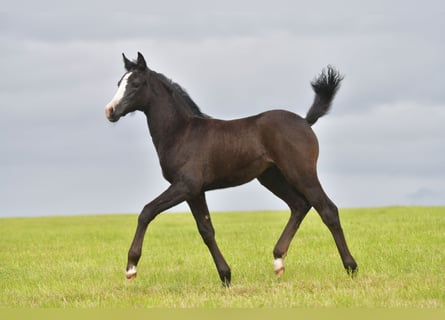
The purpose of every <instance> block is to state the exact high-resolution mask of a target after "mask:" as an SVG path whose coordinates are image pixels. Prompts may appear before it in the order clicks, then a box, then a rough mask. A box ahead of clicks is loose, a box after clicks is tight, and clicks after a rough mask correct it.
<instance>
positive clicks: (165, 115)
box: [145, 83, 192, 153]
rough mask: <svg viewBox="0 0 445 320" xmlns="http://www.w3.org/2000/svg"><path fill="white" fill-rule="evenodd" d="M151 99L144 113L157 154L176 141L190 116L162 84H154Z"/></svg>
mask: <svg viewBox="0 0 445 320" xmlns="http://www.w3.org/2000/svg"><path fill="white" fill-rule="evenodd" d="M151 90H153V91H154V93H155V94H154V95H153V99H152V101H151V102H150V104H149V107H148V108H147V110H146V111H145V115H146V116H147V123H148V128H149V131H150V135H151V137H152V139H153V143H154V145H155V148H156V150H157V151H158V153H159V152H160V151H161V150H162V149H163V148H165V147H167V146H169V145H171V144H172V143H174V142H175V141H177V137H178V134H180V132H181V131H182V129H183V128H184V127H185V126H186V125H187V123H188V122H189V121H190V119H191V117H192V114H191V112H187V109H186V108H185V107H183V106H182V105H181V103H184V102H183V101H180V100H178V98H175V96H174V94H173V93H172V92H170V91H169V90H168V89H167V88H166V87H165V86H164V85H163V84H161V83H157V84H155V85H154V86H153V87H152V88H151Z"/></svg>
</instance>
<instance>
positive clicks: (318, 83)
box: [306, 66, 343, 125]
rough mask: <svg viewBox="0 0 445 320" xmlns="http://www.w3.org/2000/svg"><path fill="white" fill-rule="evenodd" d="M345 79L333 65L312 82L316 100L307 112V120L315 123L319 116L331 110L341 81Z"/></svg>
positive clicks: (311, 123)
mask: <svg viewBox="0 0 445 320" xmlns="http://www.w3.org/2000/svg"><path fill="white" fill-rule="evenodd" d="M342 80H343V75H341V74H340V73H339V72H338V71H337V70H335V69H334V68H333V67H332V66H327V68H326V69H323V70H322V72H321V74H320V75H319V76H318V77H317V78H315V79H314V80H313V81H312V82H311V85H312V88H313V90H314V92H315V98H314V102H313V103H312V106H311V107H310V109H309V111H308V112H307V114H306V121H307V122H308V123H309V124H310V125H313V124H314V123H315V122H317V120H318V118H320V117H322V116H324V115H325V114H326V113H328V112H329V109H330V107H331V103H332V100H334V96H335V94H336V93H337V90H338V89H339V88H340V82H341V81H342Z"/></svg>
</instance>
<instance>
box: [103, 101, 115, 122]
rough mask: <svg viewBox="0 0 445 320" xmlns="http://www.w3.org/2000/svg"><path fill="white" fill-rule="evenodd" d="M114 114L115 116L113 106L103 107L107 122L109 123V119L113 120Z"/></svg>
mask: <svg viewBox="0 0 445 320" xmlns="http://www.w3.org/2000/svg"><path fill="white" fill-rule="evenodd" d="M114 114H115V109H114V106H113V105H112V104H108V105H107V106H106V107H105V116H106V117H107V119H108V120H110V121H111V119H113V116H114Z"/></svg>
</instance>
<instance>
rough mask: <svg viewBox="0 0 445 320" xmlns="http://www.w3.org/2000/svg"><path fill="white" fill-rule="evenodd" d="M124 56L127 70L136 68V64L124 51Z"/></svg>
mask: <svg viewBox="0 0 445 320" xmlns="http://www.w3.org/2000/svg"><path fill="white" fill-rule="evenodd" d="M122 57H123V58H124V65H125V69H126V70H127V71H130V70H131V69H134V68H135V67H136V64H134V63H133V62H131V61H130V60H128V59H127V57H126V56H125V54H123V53H122Z"/></svg>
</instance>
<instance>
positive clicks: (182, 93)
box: [153, 72, 210, 118]
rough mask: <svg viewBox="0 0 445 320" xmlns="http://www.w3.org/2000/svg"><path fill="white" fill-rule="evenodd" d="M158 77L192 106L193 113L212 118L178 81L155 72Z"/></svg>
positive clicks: (171, 90)
mask: <svg viewBox="0 0 445 320" xmlns="http://www.w3.org/2000/svg"><path fill="white" fill-rule="evenodd" d="M153 74H154V75H155V76H156V78H157V79H159V80H160V81H161V82H162V83H163V84H164V85H165V86H166V87H167V88H168V89H169V90H170V92H171V93H172V94H173V95H176V96H179V97H180V98H181V99H182V100H183V101H184V102H185V104H186V105H187V106H188V107H189V108H190V111H191V112H192V113H193V115H195V116H197V117H201V118H210V116H208V115H206V114H205V113H203V112H202V111H201V109H199V107H198V105H197V104H196V103H195V102H194V101H193V100H192V98H190V96H189V94H188V93H187V92H186V91H185V90H184V89H183V88H182V87H181V86H180V85H179V84H177V83H176V82H174V81H173V80H171V79H169V78H167V77H166V76H164V75H163V74H162V73H157V72H153Z"/></svg>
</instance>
